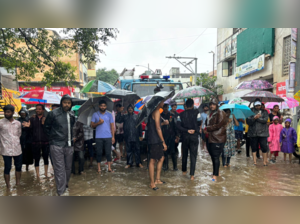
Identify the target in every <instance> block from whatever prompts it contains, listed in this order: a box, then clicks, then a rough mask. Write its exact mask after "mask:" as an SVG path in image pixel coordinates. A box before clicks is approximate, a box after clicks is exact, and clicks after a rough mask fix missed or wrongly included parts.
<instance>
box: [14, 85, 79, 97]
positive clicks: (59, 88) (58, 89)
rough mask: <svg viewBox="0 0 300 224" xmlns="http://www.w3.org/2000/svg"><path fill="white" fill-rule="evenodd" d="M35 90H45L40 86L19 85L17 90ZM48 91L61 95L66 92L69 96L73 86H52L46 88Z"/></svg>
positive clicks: (21, 91) (22, 91) (22, 92)
mask: <svg viewBox="0 0 300 224" xmlns="http://www.w3.org/2000/svg"><path fill="white" fill-rule="evenodd" d="M36 90H43V91H45V87H40V86H23V87H22V86H19V91H20V93H21V94H24V93H28V92H31V91H36ZM48 91H50V92H55V93H56V94H57V95H59V96H63V95H66V94H68V95H69V96H71V92H74V91H75V90H74V88H72V87H67V86H52V87H51V88H50V89H48Z"/></svg>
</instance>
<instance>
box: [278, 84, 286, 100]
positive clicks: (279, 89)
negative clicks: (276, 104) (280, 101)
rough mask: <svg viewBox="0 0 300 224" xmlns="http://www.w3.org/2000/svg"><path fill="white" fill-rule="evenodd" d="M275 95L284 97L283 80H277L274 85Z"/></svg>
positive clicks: (284, 85)
mask: <svg viewBox="0 0 300 224" xmlns="http://www.w3.org/2000/svg"><path fill="white" fill-rule="evenodd" d="M276 95H277V96H280V97H286V84H285V82H279V83H277V85H276Z"/></svg>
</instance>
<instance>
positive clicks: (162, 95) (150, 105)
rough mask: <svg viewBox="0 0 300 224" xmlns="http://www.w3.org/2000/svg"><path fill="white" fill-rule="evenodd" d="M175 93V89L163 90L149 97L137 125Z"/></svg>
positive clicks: (139, 115)
mask: <svg viewBox="0 0 300 224" xmlns="http://www.w3.org/2000/svg"><path fill="white" fill-rule="evenodd" d="M174 94H175V91H172V92H169V91H161V92H158V93H156V94H155V95H153V96H152V97H151V98H150V99H149V101H147V102H146V103H145V106H144V107H143V109H142V111H141V112H140V113H139V114H138V118H137V126H139V125H140V124H141V123H142V122H144V121H145V120H146V119H147V118H148V117H149V116H150V115H151V114H152V112H153V111H154V110H155V109H156V108H157V106H158V105H159V104H160V103H161V102H162V101H166V100H167V99H169V98H171V97H172V96H174Z"/></svg>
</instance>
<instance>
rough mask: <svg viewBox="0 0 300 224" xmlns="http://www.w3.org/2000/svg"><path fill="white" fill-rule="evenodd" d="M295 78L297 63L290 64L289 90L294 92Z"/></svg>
mask: <svg viewBox="0 0 300 224" xmlns="http://www.w3.org/2000/svg"><path fill="white" fill-rule="evenodd" d="M295 78H296V63H295V62H290V68H289V88H290V89H291V90H292V91H294V87H295Z"/></svg>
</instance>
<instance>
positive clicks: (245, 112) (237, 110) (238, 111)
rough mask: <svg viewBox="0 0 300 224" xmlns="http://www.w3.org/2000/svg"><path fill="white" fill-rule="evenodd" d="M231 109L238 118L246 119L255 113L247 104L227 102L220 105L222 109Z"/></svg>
mask: <svg viewBox="0 0 300 224" xmlns="http://www.w3.org/2000/svg"><path fill="white" fill-rule="evenodd" d="M225 109H230V110H231V113H232V114H234V116H235V117H236V118H237V119H240V118H243V119H246V118H247V117H250V116H253V115H255V114H254V113H253V112H252V111H251V109H250V108H249V107H247V106H245V105H238V104H225V105H223V106H221V107H220V110H225Z"/></svg>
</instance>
